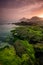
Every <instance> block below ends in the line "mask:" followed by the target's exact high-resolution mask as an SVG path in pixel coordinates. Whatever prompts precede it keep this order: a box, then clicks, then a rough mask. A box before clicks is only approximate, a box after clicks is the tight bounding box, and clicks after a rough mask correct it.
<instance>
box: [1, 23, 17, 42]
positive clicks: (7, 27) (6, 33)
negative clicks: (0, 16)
mask: <svg viewBox="0 0 43 65" xmlns="http://www.w3.org/2000/svg"><path fill="white" fill-rule="evenodd" d="M15 27H17V26H16V25H12V24H9V25H8V24H3V25H0V39H2V38H3V37H6V36H9V35H10V31H11V30H12V29H14V28H15ZM0 41H1V40H0Z"/></svg>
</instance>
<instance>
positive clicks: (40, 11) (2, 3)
mask: <svg viewBox="0 0 43 65" xmlns="http://www.w3.org/2000/svg"><path fill="white" fill-rule="evenodd" d="M33 16H39V17H43V0H0V18H1V19H6V20H18V19H20V18H22V17H25V18H31V17H33Z"/></svg>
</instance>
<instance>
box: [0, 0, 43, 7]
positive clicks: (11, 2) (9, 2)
mask: <svg viewBox="0 0 43 65" xmlns="http://www.w3.org/2000/svg"><path fill="white" fill-rule="evenodd" d="M35 3H43V0H0V7H1V8H18V7H23V6H26V5H32V4H35Z"/></svg>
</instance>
